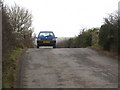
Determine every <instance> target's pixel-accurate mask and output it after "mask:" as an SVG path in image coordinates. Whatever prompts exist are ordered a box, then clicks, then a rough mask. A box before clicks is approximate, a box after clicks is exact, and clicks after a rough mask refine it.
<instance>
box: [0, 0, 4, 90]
mask: <svg viewBox="0 0 120 90" xmlns="http://www.w3.org/2000/svg"><path fill="white" fill-rule="evenodd" d="M2 9H3V3H2V1H1V0H0V90H1V89H2Z"/></svg>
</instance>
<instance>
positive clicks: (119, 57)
mask: <svg viewBox="0 0 120 90" xmlns="http://www.w3.org/2000/svg"><path fill="white" fill-rule="evenodd" d="M88 48H91V49H93V50H95V51H97V52H99V53H100V54H102V55H106V56H109V57H112V58H115V59H120V56H118V55H117V54H116V53H113V52H109V51H105V50H102V48H101V47H100V46H99V45H94V46H91V47H88Z"/></svg>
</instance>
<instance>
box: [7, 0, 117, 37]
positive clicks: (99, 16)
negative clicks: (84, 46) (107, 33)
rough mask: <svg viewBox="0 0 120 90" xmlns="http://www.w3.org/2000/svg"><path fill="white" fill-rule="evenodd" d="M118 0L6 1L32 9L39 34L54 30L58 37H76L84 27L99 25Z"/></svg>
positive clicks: (111, 11) (113, 8) (35, 30)
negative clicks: (43, 31)
mask: <svg viewBox="0 0 120 90" xmlns="http://www.w3.org/2000/svg"><path fill="white" fill-rule="evenodd" d="M118 1H119V0H5V2H6V3H7V4H8V5H13V4H14V3H16V4H18V5H20V6H22V7H25V8H27V9H29V10H30V11H31V13H32V15H33V27H34V32H35V33H36V34H38V33H39V31H42V30H51V31H53V32H55V34H56V36H57V37H73V36H75V35H78V34H79V32H80V30H81V29H82V28H87V29H88V28H93V27H100V26H101V25H102V24H103V18H104V17H106V16H107V15H108V14H109V13H113V12H115V11H116V10H117V9H118Z"/></svg>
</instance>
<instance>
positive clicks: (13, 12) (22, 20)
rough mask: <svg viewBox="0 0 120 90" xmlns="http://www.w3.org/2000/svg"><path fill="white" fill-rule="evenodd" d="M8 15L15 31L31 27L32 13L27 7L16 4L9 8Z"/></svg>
mask: <svg viewBox="0 0 120 90" xmlns="http://www.w3.org/2000/svg"><path fill="white" fill-rule="evenodd" d="M8 16H9V20H10V24H11V26H12V27H13V30H14V31H15V32H21V31H23V30H30V29H31V24H32V14H31V13H30V12H29V11H28V10H27V9H25V8H23V7H19V6H18V5H16V4H15V5H14V6H12V7H11V8H9V9H8Z"/></svg>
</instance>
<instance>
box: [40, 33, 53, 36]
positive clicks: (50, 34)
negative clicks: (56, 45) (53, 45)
mask: <svg viewBox="0 0 120 90" xmlns="http://www.w3.org/2000/svg"><path fill="white" fill-rule="evenodd" d="M39 36H40V37H53V36H54V34H53V32H40V34H39Z"/></svg>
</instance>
